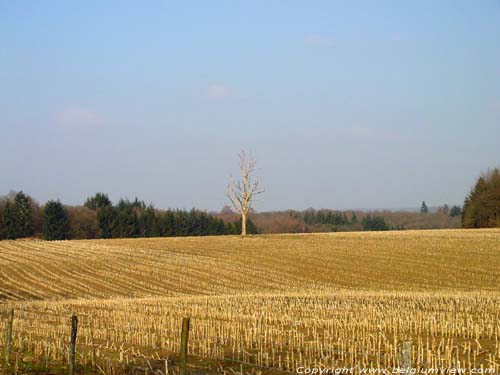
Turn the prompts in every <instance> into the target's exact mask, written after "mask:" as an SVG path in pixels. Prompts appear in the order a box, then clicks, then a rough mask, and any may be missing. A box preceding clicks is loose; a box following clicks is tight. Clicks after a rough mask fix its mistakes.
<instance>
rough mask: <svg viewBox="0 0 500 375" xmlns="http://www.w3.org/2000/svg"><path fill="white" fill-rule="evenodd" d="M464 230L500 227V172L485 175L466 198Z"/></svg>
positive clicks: (463, 214) (463, 215)
mask: <svg viewBox="0 0 500 375" xmlns="http://www.w3.org/2000/svg"><path fill="white" fill-rule="evenodd" d="M462 226H463V227H464V228H494V227H500V171H499V169H498V168H495V169H494V170H493V171H490V172H488V173H487V174H484V175H483V176H481V177H479V178H478V180H477V181H476V185H475V186H474V189H473V190H472V191H471V193H470V194H469V195H468V196H467V197H466V198H465V201H464V206H463V209H462Z"/></svg>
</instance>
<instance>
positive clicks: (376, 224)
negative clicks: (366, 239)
mask: <svg viewBox="0 0 500 375" xmlns="http://www.w3.org/2000/svg"><path fill="white" fill-rule="evenodd" d="M361 224H362V225H363V230H367V231H382V230H389V225H387V223H386V222H385V220H384V218H383V217H382V216H372V215H367V216H365V217H364V218H363V219H362V220H361Z"/></svg>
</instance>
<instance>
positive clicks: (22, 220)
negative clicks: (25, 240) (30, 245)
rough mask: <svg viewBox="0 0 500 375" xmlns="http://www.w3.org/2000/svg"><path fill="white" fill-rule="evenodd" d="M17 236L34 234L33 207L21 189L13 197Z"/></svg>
mask: <svg viewBox="0 0 500 375" xmlns="http://www.w3.org/2000/svg"><path fill="white" fill-rule="evenodd" d="M14 210H15V212H16V216H17V218H16V222H17V226H18V228H17V234H18V237H21V238H22V237H31V236H33V234H34V226H33V208H32V206H31V201H30V199H29V197H28V196H27V195H26V194H24V193H23V192H22V191H20V192H19V193H17V194H16V196H15V198H14Z"/></svg>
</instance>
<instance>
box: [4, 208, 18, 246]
mask: <svg viewBox="0 0 500 375" xmlns="http://www.w3.org/2000/svg"><path fill="white" fill-rule="evenodd" d="M2 221H3V227H2V237H3V238H5V239H6V240H15V239H16V238H19V237H20V233H19V225H18V222H17V213H16V209H15V207H14V204H13V203H12V202H10V201H7V202H6V203H5V206H4V209H3V220H2Z"/></svg>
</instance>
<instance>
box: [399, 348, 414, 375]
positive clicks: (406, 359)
mask: <svg viewBox="0 0 500 375" xmlns="http://www.w3.org/2000/svg"><path fill="white" fill-rule="evenodd" d="M399 367H400V368H402V369H405V370H408V369H410V368H411V341H403V342H401V344H400V353H399Z"/></svg>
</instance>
